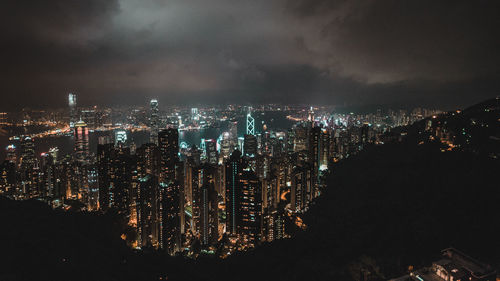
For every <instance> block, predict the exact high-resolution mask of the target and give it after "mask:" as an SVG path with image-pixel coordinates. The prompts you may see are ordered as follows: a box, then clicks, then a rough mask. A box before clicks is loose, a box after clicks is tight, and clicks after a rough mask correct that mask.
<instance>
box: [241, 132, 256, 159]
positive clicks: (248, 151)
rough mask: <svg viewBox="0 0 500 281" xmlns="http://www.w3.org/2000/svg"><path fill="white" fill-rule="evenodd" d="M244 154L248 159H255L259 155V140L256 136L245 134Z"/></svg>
mask: <svg viewBox="0 0 500 281" xmlns="http://www.w3.org/2000/svg"><path fill="white" fill-rule="evenodd" d="M243 153H244V154H245V156H247V157H255V156H256V155H257V138H256V137H255V135H249V134H245V136H244V142H243Z"/></svg>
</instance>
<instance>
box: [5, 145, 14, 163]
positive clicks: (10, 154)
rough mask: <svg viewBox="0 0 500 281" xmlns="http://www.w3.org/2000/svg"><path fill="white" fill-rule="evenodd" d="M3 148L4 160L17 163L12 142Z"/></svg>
mask: <svg viewBox="0 0 500 281" xmlns="http://www.w3.org/2000/svg"><path fill="white" fill-rule="evenodd" d="M5 150H6V157H5V160H7V161H9V162H12V163H17V155H16V146H15V145H13V144H9V145H8V146H7V148H6V149H5Z"/></svg>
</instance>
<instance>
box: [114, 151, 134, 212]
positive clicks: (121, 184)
mask: <svg viewBox="0 0 500 281" xmlns="http://www.w3.org/2000/svg"><path fill="white" fill-rule="evenodd" d="M136 165H137V164H136V163H134V158H132V157H131V155H130V148H128V147H123V146H118V147H116V148H115V149H113V151H112V154H111V188H110V204H111V206H112V207H114V208H116V209H117V210H118V212H120V213H122V214H125V215H126V216H128V215H129V214H130V208H129V207H130V203H131V195H132V175H133V170H135V167H136Z"/></svg>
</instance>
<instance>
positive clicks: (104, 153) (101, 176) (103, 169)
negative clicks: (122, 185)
mask: <svg viewBox="0 0 500 281" xmlns="http://www.w3.org/2000/svg"><path fill="white" fill-rule="evenodd" d="M113 152H114V147H113V143H112V142H111V138H110V137H99V144H98V145H97V174H98V177H97V184H98V186H99V208H100V209H101V210H103V211H107V210H108V208H109V207H110V205H111V202H110V201H111V200H110V187H111V172H112V169H111V165H112V158H111V157H112V156H113Z"/></svg>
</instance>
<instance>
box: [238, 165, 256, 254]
mask: <svg viewBox="0 0 500 281" xmlns="http://www.w3.org/2000/svg"><path fill="white" fill-rule="evenodd" d="M240 181H241V183H240V185H241V186H240V188H241V194H240V207H239V212H240V219H241V221H240V223H239V225H238V232H239V234H240V236H241V238H242V239H243V241H244V242H245V244H246V245H247V246H249V247H255V246H256V244H257V243H258V241H259V240H260V238H261V235H262V233H261V231H262V227H261V220H262V185H261V182H260V181H259V178H258V177H257V175H255V173H254V172H253V171H243V173H242V175H241V179H240Z"/></svg>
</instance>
